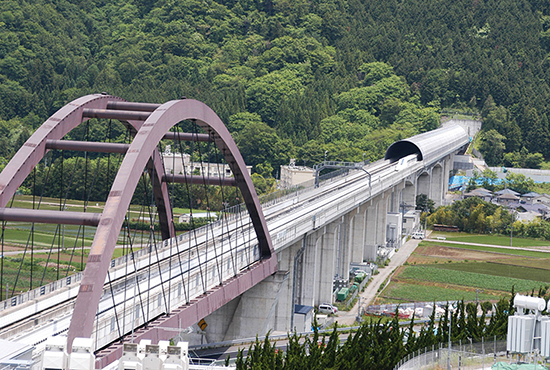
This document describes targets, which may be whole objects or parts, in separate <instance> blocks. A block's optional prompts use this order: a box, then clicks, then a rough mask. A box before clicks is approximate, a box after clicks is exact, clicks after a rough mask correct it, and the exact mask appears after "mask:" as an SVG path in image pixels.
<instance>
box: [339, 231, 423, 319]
mask: <svg viewBox="0 0 550 370" xmlns="http://www.w3.org/2000/svg"><path fill="white" fill-rule="evenodd" d="M428 233H429V231H428ZM420 242H421V240H418V239H410V240H409V241H408V242H406V243H405V244H404V245H403V246H402V247H401V248H399V250H398V251H397V252H396V253H395V254H394V255H393V257H392V258H391V260H390V263H389V264H388V266H386V267H384V268H380V269H378V271H379V274H378V275H374V276H373V278H372V280H371V282H370V283H369V284H368V285H367V287H366V288H365V290H364V291H363V292H362V293H361V294H360V297H361V299H360V302H357V303H356V304H355V306H354V307H353V308H352V309H351V310H350V311H340V312H339V313H338V317H336V318H335V321H338V324H341V325H353V324H355V322H356V321H355V320H356V317H357V313H358V311H359V305H361V307H362V308H365V307H366V306H368V305H370V304H371V303H372V302H373V301H374V299H375V298H376V295H377V292H378V288H379V287H380V285H381V284H382V283H384V281H385V280H386V279H387V278H388V277H390V276H391V275H393V273H394V272H395V269H396V268H398V267H399V266H401V265H402V264H403V263H405V261H406V260H407V258H409V256H410V255H411V253H412V252H414V250H415V249H416V247H417V246H418V244H419V243H420ZM388 282H389V279H388Z"/></svg>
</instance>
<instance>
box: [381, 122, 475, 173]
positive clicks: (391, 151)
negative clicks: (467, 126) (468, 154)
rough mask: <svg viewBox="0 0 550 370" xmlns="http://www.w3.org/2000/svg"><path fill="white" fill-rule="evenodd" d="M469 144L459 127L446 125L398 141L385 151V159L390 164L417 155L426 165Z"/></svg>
mask: <svg viewBox="0 0 550 370" xmlns="http://www.w3.org/2000/svg"><path fill="white" fill-rule="evenodd" d="M469 142H470V139H469V137H468V135H467V134H466V131H465V130H464V128H462V126H460V125H448V126H444V127H441V128H438V129H436V130H432V131H428V132H425V133H423V134H420V135H416V136H413V137H410V138H408V139H405V140H399V141H396V142H395V143H393V144H392V145H390V146H389V148H388V150H386V155H385V157H384V158H385V159H389V160H390V161H392V162H395V161H397V160H399V159H400V158H402V157H405V156H407V155H410V154H417V155H418V160H419V161H422V160H423V161H424V162H425V163H426V164H429V163H432V162H434V161H436V160H437V159H439V158H441V157H444V156H446V155H448V154H451V153H453V152H455V151H457V150H459V149H461V148H462V147H464V146H465V145H467V144H468V143H469Z"/></svg>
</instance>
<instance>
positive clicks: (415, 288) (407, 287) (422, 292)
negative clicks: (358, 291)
mask: <svg viewBox="0 0 550 370" xmlns="http://www.w3.org/2000/svg"><path fill="white" fill-rule="evenodd" d="M509 295H510V293H507V294H506V293H502V294H499V295H491V294H487V293H486V292H484V293H478V295H477V298H478V299H479V300H481V301H490V300H495V299H499V298H500V297H508V296H509ZM457 299H464V300H465V301H475V299H476V292H475V289H471V290H463V289H455V288H452V287H449V286H445V287H443V286H435V285H433V284H416V283H412V284H411V283H407V282H392V283H391V284H390V285H389V286H388V287H387V288H386V289H385V290H384V292H383V293H382V296H381V297H379V298H378V300H377V301H376V302H377V304H385V303H396V302H397V303H398V302H433V301H454V300H457Z"/></svg>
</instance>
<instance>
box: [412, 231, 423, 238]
mask: <svg viewBox="0 0 550 370" xmlns="http://www.w3.org/2000/svg"><path fill="white" fill-rule="evenodd" d="M412 238H413V239H424V231H415V232H414V233H413V234H412Z"/></svg>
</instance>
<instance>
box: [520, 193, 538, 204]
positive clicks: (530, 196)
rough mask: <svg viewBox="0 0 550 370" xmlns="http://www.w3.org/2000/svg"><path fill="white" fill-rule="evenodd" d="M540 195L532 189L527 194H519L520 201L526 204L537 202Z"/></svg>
mask: <svg viewBox="0 0 550 370" xmlns="http://www.w3.org/2000/svg"><path fill="white" fill-rule="evenodd" d="M540 196H541V195H540V194H539V193H535V192H534V191H531V192H529V193H527V194H523V195H522V196H521V201H522V202H525V203H527V204H535V203H537V198H540Z"/></svg>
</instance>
